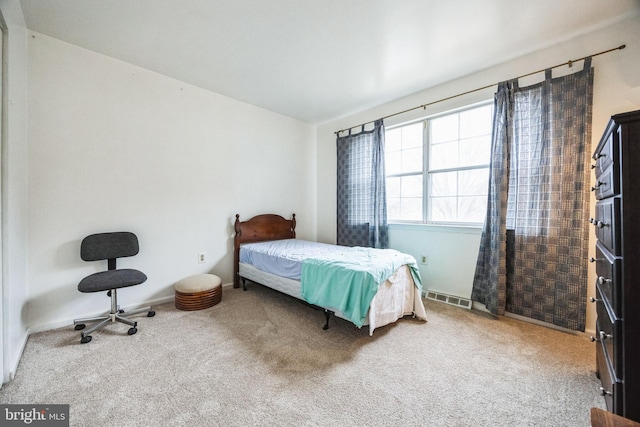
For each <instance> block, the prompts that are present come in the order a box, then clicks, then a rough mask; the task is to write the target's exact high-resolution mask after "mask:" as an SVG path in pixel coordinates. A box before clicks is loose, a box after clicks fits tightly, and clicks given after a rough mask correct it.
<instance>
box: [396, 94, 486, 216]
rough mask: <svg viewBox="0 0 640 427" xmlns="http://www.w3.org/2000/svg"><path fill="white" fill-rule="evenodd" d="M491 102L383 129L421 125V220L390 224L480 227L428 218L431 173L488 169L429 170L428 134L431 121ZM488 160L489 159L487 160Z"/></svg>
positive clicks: (479, 103) (429, 149)
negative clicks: (420, 123)
mask: <svg viewBox="0 0 640 427" xmlns="http://www.w3.org/2000/svg"><path fill="white" fill-rule="evenodd" d="M492 104H493V100H491V99H489V100H485V101H480V102H476V103H473V104H469V105H465V106H463V107H460V108H456V109H452V110H448V111H443V112H440V113H436V114H432V115H429V116H425V117H422V118H419V119H414V120H410V121H407V122H402V123H398V124H395V125H392V126H388V127H386V128H385V132H386V131H388V130H393V129H397V128H401V127H404V126H410V125H413V124H416V123H419V122H422V123H423V126H422V158H423V159H422V162H423V163H422V172H421V173H422V180H423V181H422V220H401V219H393V218H390V219H389V223H390V224H423V225H438V226H454V227H471V228H479V227H482V222H460V221H433V220H431V219H430V218H429V214H430V212H429V201H430V198H431V185H430V180H431V175H432V174H433V173H443V172H460V171H466V170H478V169H489V162H487V163H486V164H482V165H473V166H462V167H457V168H446V169H433V170H432V169H430V168H429V156H430V151H431V141H430V132H429V126H430V123H431V121H432V120H433V119H437V118H440V117H444V116H448V115H451V114H456V113H461V112H464V111H467V110H472V109H474V108H479V107H483V106H487V105H492ZM487 160H490V159H487ZM415 174H416V173H415V172H406V173H398V174H391V175H386V176H385V179H386V178H387V177H402V176H410V175H415Z"/></svg>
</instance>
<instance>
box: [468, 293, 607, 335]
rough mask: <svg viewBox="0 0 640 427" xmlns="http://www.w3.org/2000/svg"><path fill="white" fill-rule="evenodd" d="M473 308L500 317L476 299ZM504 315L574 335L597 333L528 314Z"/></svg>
mask: <svg viewBox="0 0 640 427" xmlns="http://www.w3.org/2000/svg"><path fill="white" fill-rule="evenodd" d="M472 309H473V310H479V311H482V312H485V313H489V314H491V315H492V316H494V317H496V318H497V317H498V316H495V315H494V314H493V313H491V312H490V311H489V310H487V307H486V306H485V305H484V304H482V303H479V302H476V301H474V302H473V307H472ZM504 317H509V318H511V319H516V320H520V321H521V322H527V323H531V324H534V325H538V326H544V327H545V328H549V329H555V330H556V331H560V332H565V333H568V334H572V335H581V336H589V335H593V334H594V333H595V331H591V330H585V331H584V332H581V331H574V330H573V329H567V328H563V327H561V326H556V325H554V324H553V323H547V322H542V321H540V320H536V319H532V318H530V317H526V316H520V315H519V314H513V313H509V312H505V313H504Z"/></svg>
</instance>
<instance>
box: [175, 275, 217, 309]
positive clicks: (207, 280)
mask: <svg viewBox="0 0 640 427" xmlns="http://www.w3.org/2000/svg"><path fill="white" fill-rule="evenodd" d="M175 288H176V308H177V309H178V310H185V311H191V310H202V309H205V308H209V307H213V306H214V305H216V304H217V303H219V302H220V301H221V300H222V281H221V280H220V278H219V277H218V276H216V275H214V274H196V275H195V276H189V277H185V278H184V279H182V280H180V281H178V282H176V284H175Z"/></svg>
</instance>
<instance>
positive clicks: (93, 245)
mask: <svg viewBox="0 0 640 427" xmlns="http://www.w3.org/2000/svg"><path fill="white" fill-rule="evenodd" d="M138 251H139V247H138V238H137V237H136V235H135V234H133V233H131V232H128V231H118V232H115V233H98V234H92V235H90V236H87V237H85V238H84V239H82V243H81V244H80V258H82V259H83V260H84V261H100V260H104V259H115V258H124V257H129V256H134V255H137V254H138Z"/></svg>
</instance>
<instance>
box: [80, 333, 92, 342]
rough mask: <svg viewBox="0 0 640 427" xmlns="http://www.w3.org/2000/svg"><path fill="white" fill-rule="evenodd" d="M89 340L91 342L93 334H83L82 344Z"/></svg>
mask: <svg viewBox="0 0 640 427" xmlns="http://www.w3.org/2000/svg"><path fill="white" fill-rule="evenodd" d="M88 342H91V335H86V336H83V337H82V339H80V344H86V343H88Z"/></svg>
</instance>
